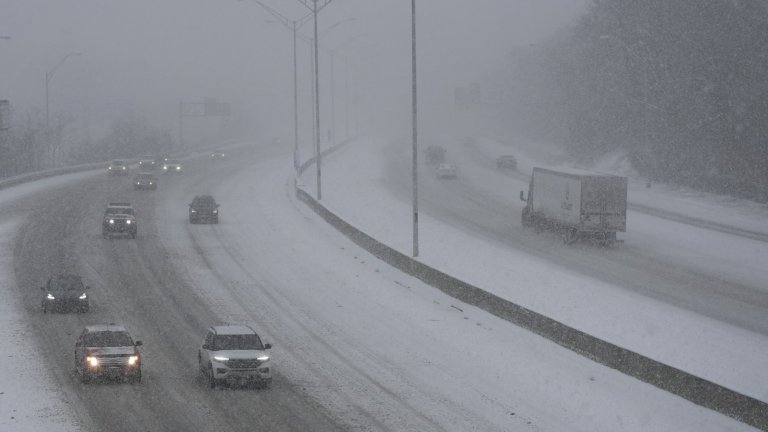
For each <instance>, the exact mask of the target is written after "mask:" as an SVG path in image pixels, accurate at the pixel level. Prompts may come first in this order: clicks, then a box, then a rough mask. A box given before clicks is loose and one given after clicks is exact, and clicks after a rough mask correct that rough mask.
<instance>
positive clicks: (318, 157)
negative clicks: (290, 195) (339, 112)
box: [298, 0, 332, 201]
mask: <svg viewBox="0 0 768 432" xmlns="http://www.w3.org/2000/svg"><path fill="white" fill-rule="evenodd" d="M298 1H299V3H301V4H303V5H304V6H305V7H307V8H308V9H309V10H311V11H312V17H313V21H314V27H315V29H314V34H315V42H314V47H315V48H314V52H315V56H314V57H315V128H316V129H317V133H316V134H315V158H316V159H315V167H316V168H317V200H318V201H320V200H321V199H322V198H323V188H322V185H321V180H322V176H321V172H322V168H321V165H322V159H323V155H322V153H321V152H320V71H319V70H318V66H319V62H318V57H319V54H318V50H317V48H318V47H317V45H318V38H317V13H318V12H320V11H321V10H322V9H323V8H325V7H326V6H328V5H329V4H330V3H331V1H332V0H323V4H322V5H320V6H318V4H317V3H318V1H319V0H298ZM310 1H311V3H312V4H310Z"/></svg>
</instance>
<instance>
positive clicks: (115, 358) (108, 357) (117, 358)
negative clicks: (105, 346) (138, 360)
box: [98, 354, 130, 366]
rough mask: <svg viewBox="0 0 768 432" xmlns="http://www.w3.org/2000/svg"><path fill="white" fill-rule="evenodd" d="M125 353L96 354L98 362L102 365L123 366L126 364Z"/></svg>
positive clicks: (126, 356) (127, 356)
mask: <svg viewBox="0 0 768 432" xmlns="http://www.w3.org/2000/svg"><path fill="white" fill-rule="evenodd" d="M129 357H130V355H127V354H104V355H100V356H98V359H99V364H100V365H102V366H123V365H127V364H128V358H129Z"/></svg>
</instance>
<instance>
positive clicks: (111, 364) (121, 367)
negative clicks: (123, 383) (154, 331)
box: [75, 324, 141, 383]
mask: <svg viewBox="0 0 768 432" xmlns="http://www.w3.org/2000/svg"><path fill="white" fill-rule="evenodd" d="M139 346H141V341H135V342H134V341H133V338H131V335H130V334H129V333H128V331H127V330H126V329H125V328H124V327H123V326H119V325H115V324H100V325H89V326H87V327H85V329H83V331H82V332H81V333H80V337H78V338H77V342H75V371H76V372H77V374H78V375H79V376H80V380H81V381H82V382H83V383H88V382H90V381H91V380H92V379H94V378H98V377H103V378H119V379H123V378H127V379H128V381H129V382H130V383H139V382H141V353H139V349H138V347H139Z"/></svg>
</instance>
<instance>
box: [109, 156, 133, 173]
mask: <svg viewBox="0 0 768 432" xmlns="http://www.w3.org/2000/svg"><path fill="white" fill-rule="evenodd" d="M130 171H131V170H130V169H129V168H128V164H127V163H126V162H125V161H124V160H121V159H115V160H113V161H112V162H110V163H109V166H108V167H107V173H108V174H109V175H128V173H129V172H130Z"/></svg>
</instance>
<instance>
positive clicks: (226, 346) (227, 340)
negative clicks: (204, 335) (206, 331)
mask: <svg viewBox="0 0 768 432" xmlns="http://www.w3.org/2000/svg"><path fill="white" fill-rule="evenodd" d="M213 349H214V350H215V351H220V350H260V349H264V345H262V344H261V339H260V338H259V336H258V335H255V334H244V335H218V336H216V338H215V340H214V346H213Z"/></svg>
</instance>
